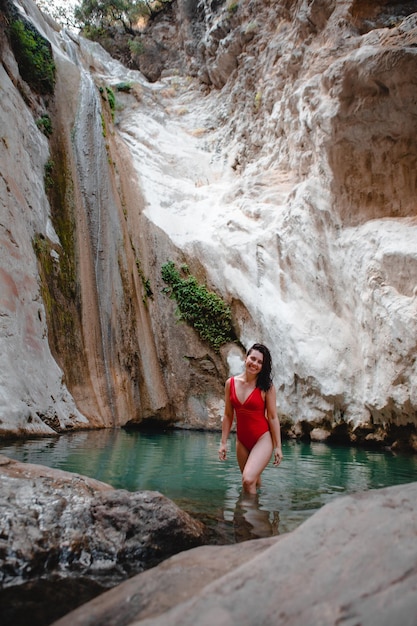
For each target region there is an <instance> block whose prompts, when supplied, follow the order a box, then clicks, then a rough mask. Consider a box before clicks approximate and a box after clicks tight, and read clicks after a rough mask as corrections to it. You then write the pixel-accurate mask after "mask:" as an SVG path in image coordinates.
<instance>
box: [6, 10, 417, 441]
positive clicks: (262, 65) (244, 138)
mask: <svg viewBox="0 0 417 626" xmlns="http://www.w3.org/2000/svg"><path fill="white" fill-rule="evenodd" d="M18 5H19V6H20V9H21V12H22V13H23V14H24V15H25V16H26V19H28V20H30V21H31V23H32V24H35V25H36V26H37V28H38V29H39V31H40V32H41V33H42V34H43V35H44V36H45V37H46V38H47V39H48V41H50V42H51V44H52V50H53V53H54V60H55V62H56V66H57V81H56V88H55V93H54V96H53V97H50V98H49V99H48V101H46V100H45V98H42V97H40V96H39V95H37V94H34V93H32V92H31V90H30V88H29V86H28V85H27V84H26V83H24V81H23V80H22V78H21V76H20V73H19V68H18V65H17V62H16V60H15V58H14V56H13V54H12V52H11V49H10V47H9V45H8V40H7V36H6V31H7V29H6V22H5V21H4V20H3V22H2V41H1V43H2V46H1V54H2V60H3V65H2V68H3V70H2V71H3V74H1V80H2V89H3V91H2V93H3V97H2V103H1V109H0V123H1V124H2V126H1V128H2V135H1V136H2V151H1V154H0V159H1V171H2V187H1V188H0V194H1V200H2V202H1V207H2V216H1V225H2V230H1V232H0V236H1V237H2V240H1V241H2V248H1V250H2V253H1V258H0V260H1V273H0V280H1V289H2V291H1V293H2V294H4V295H3V296H2V301H1V306H2V312H1V319H2V326H1V329H0V330H1V334H0V343H1V346H2V349H1V351H0V354H1V357H0V359H1V368H0V372H1V374H0V377H1V381H0V382H1V387H2V401H1V404H0V419H1V420H2V424H0V426H1V429H2V430H1V431H0V432H3V433H10V432H12V433H28V432H48V433H50V432H51V430H52V431H56V432H62V431H65V430H66V429H68V428H73V427H75V428H81V427H83V426H85V425H90V426H114V425H116V426H118V425H122V424H125V423H126V422H133V423H140V422H142V421H144V420H147V419H152V420H156V421H164V422H169V423H177V424H181V425H185V426H187V427H199V428H200V427H201V428H219V427H220V420H221V416H222V411H223V397H222V396H223V385H224V382H225V379H226V378H227V376H229V375H230V374H233V373H236V372H237V371H239V369H240V368H241V366H242V356H243V350H242V347H241V346H244V347H248V346H249V345H250V344H251V343H252V342H254V341H262V342H264V343H266V344H267V345H268V346H269V347H270V348H271V351H272V354H273V357H274V364H275V383H276V387H277V392H278V394H277V398H278V408H279V412H280V415H281V418H282V422H283V423H284V424H285V425H286V427H287V429H288V432H290V433H297V432H304V433H308V432H311V431H312V429H314V428H324V429H325V430H326V431H329V432H336V431H338V432H339V433H342V432H343V433H345V434H346V436H347V437H348V438H349V439H350V440H354V439H358V438H359V437H360V433H361V432H365V431H366V435H367V436H368V435H369V434H370V431H372V430H375V431H378V439H379V440H380V441H381V443H382V444H384V445H386V444H392V443H394V442H395V441H396V440H397V441H398V433H399V432H400V430H401V429H402V428H403V429H405V428H407V429H408V430H407V441H408V443H410V442H411V441H412V437H411V436H410V432H411V433H412V432H413V431H415V428H416V409H417V396H416V393H417V392H416V389H417V387H416V385H415V378H416V363H417V360H416V343H415V336H416V333H417V327H416V325H417V321H416V320H417V317H416V315H415V313H416V293H415V290H416V281H417V257H416V252H415V238H416V223H415V218H416V211H415V197H416V186H417V182H416V160H417V152H416V143H415V137H414V135H415V102H416V97H417V96H416V94H417V82H416V73H415V63H416V58H417V57H416V54H417V53H416V40H417V39H416V38H417V14H416V12H415V5H414V3H413V2H405V3H402V2H385V1H383V2H382V1H381V2H380V3H369V2H368V3H363V2H357V1H356V0H343V1H341V2H340V1H338V2H336V0H326V1H320V2H314V3H311V2H308V1H307V0H300V2H296V3H294V2H288V1H287V0H276V1H275V0H274V1H272V0H271V1H269V0H268V1H264V0H263V1H261V0H251V1H250V2H236V3H230V2H222V1H220V2H209V1H206V0H203V1H201V2H198V3H197V2H194V1H193V0H179V1H178V3H176V8H174V9H173V11H172V14H171V18H172V20H171V21H170V16H169V15H168V16H164V18H163V19H161V20H160V21H159V22H158V23H156V24H155V33H154V35H155V38H157V34H158V32H162V31H163V39H164V45H165V46H166V45H167V42H168V40H169V37H173V42H175V45H178V46H180V49H181V51H182V52H181V53H180V52H179V53H178V54H179V56H178V59H179V61H178V64H177V65H176V66H175V71H173V72H172V73H170V72H169V67H165V68H164V70H163V71H162V70H161V75H162V78H161V79H160V80H158V81H156V82H153V83H149V82H148V81H147V80H146V79H145V78H144V77H143V75H142V74H140V72H134V71H130V70H127V69H126V68H125V67H123V66H122V65H120V63H117V62H116V61H114V59H111V58H110V57H109V56H108V55H106V53H105V52H104V51H103V50H102V49H101V48H100V47H99V46H97V45H95V44H92V43H89V42H86V41H85V40H83V39H82V38H79V37H77V36H75V35H71V34H69V33H67V32H65V31H59V29H57V28H54V27H52V25H51V23H50V22H49V21H46V20H45V19H44V18H43V17H42V16H41V14H40V12H39V11H38V10H37V9H36V7H35V5H34V4H33V2H32V1H31V0H20V2H19V3H18ZM158 29H159V30H158ZM180 57H181V58H180ZM161 58H162V57H161ZM164 58H165V57H164ZM167 58H168V57H167ZM185 66H187V68H188V70H189V75H184V74H181V71H182V70H181V68H182V67H185ZM158 71H159V70H158ZM111 94H112V95H111ZM45 113H48V114H49V115H50V117H51V121H52V125H53V128H54V129H55V130H54V131H53V133H52V135H51V136H50V137H49V139H47V138H46V137H45V136H44V134H43V133H42V132H41V130H40V129H39V125H37V124H36V121H39V118H40V117H41V116H42V115H44V114H45ZM50 161H52V162H53V163H54V164H55V165H54V167H55V170H52V178H54V179H55V185H54V186H52V189H49V190H45V185H44V173H45V165H48V163H49V165H50ZM69 235H71V236H69ZM169 260H172V261H174V262H175V263H176V264H178V266H181V265H182V264H185V265H187V266H188V268H189V270H190V272H191V273H192V274H193V275H194V276H196V278H197V279H198V280H199V282H201V283H204V284H206V285H207V286H208V287H209V288H210V289H211V290H214V291H216V293H218V294H219V295H220V296H222V297H223V299H224V300H225V301H226V302H227V303H228V304H229V305H230V306H231V310H232V315H233V325H234V330H235V332H236V335H237V337H238V339H239V342H240V344H239V345H225V346H223V348H222V349H221V351H220V353H216V352H214V351H213V350H212V349H211V348H210V347H209V346H208V345H207V344H205V343H204V342H202V341H201V340H200V338H199V336H198V335H197V333H196V332H195V331H194V330H193V329H191V328H190V327H188V326H186V325H185V324H184V323H178V321H177V318H176V305H175V303H174V302H173V301H171V300H169V298H168V297H167V295H166V294H165V293H164V291H163V290H164V287H166V285H165V284H164V283H163V281H162V279H161V267H162V265H163V264H164V263H166V262H167V261H169ZM300 422H302V426H300V427H298V426H297V423H300ZM306 424H307V426H305V425H306ZM374 440H375V441H376V439H375V438H374Z"/></svg>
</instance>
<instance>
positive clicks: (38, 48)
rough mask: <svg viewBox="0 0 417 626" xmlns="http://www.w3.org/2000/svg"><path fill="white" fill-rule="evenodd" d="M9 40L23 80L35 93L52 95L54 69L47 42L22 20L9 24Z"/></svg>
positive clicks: (49, 45) (50, 48)
mask: <svg viewBox="0 0 417 626" xmlns="http://www.w3.org/2000/svg"><path fill="white" fill-rule="evenodd" d="M10 40H11V44H12V48H13V52H14V54H15V57H16V61H17V64H18V66H19V72H20V75H21V76H22V78H23V80H24V81H26V82H27V83H28V85H30V87H31V88H32V89H33V90H34V91H36V92H37V93H40V94H49V93H53V91H54V88H55V71H56V68H55V63H54V58H53V55H52V47H51V44H50V43H49V41H47V40H46V39H45V38H44V37H42V35H41V34H40V33H39V32H38V31H37V30H36V28H35V27H34V26H32V25H31V24H29V23H27V22H24V21H22V20H15V21H13V22H12V23H11V25H10Z"/></svg>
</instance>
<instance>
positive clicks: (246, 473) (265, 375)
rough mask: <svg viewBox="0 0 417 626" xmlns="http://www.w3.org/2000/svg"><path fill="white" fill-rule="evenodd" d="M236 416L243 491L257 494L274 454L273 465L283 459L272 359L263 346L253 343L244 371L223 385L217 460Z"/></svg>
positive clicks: (220, 456)
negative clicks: (223, 404)
mask: <svg viewBox="0 0 417 626" xmlns="http://www.w3.org/2000/svg"><path fill="white" fill-rule="evenodd" d="M235 414H236V422H237V429H236V430H237V438H236V456H237V461H238V463H239V467H240V471H241V472H242V485H243V490H244V491H246V492H247V493H251V494H256V488H257V486H259V485H260V484H261V474H262V472H263V470H264V469H265V467H266V466H267V465H268V463H269V460H270V458H271V455H272V452H274V465H279V464H280V463H281V460H282V450H281V428H280V424H279V419H278V414H277V407H276V392H275V387H274V385H273V384H272V360H271V354H270V352H269V350H268V348H267V347H266V346H264V345H263V344H260V343H255V344H254V345H253V346H252V347H251V348H249V350H248V351H247V353H246V359H245V371H244V372H243V374H240V375H239V376H235V377H233V378H229V379H228V380H227V381H226V385H225V411H224V417H223V423H222V440H221V444H220V448H219V459H220V460H221V461H224V460H225V459H226V447H227V438H228V436H229V433H230V430H231V428H232V424H233V417H234V415H235Z"/></svg>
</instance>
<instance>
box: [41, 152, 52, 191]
mask: <svg viewBox="0 0 417 626" xmlns="http://www.w3.org/2000/svg"><path fill="white" fill-rule="evenodd" d="M53 169H54V162H53V161H52V160H51V159H48V161H47V162H46V163H45V171H44V176H43V182H44V185H45V190H46V191H49V189H51V188H52V187H53V186H54V179H53V177H52V172H53Z"/></svg>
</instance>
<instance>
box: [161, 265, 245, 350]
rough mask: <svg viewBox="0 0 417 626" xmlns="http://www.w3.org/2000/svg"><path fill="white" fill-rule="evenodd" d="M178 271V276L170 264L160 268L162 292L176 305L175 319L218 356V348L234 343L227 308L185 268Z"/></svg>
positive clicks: (174, 267)
mask: <svg viewBox="0 0 417 626" xmlns="http://www.w3.org/2000/svg"><path fill="white" fill-rule="evenodd" d="M181 270H182V274H181V273H180V271H179V270H178V269H177V268H176V266H175V263H174V262H173V261H168V262H167V263H165V264H164V265H163V266H162V268H161V275H162V279H163V281H164V282H165V283H167V285H169V287H166V288H164V292H165V293H166V294H167V295H169V296H170V297H171V298H172V299H173V300H175V301H176V303H177V307H178V308H177V315H178V317H179V319H180V320H184V321H185V322H187V323H188V324H190V325H191V326H192V327H193V328H194V329H195V330H196V331H197V332H198V333H199V335H200V337H201V339H202V340H203V341H206V342H207V343H208V344H209V345H210V346H211V347H212V348H213V349H214V350H215V351H216V352H218V351H219V349H220V347H221V346H222V345H224V344H225V343H227V342H229V341H233V340H234V333H233V329H232V313H231V310H230V307H229V306H228V305H227V304H226V303H225V302H224V301H223V300H222V299H221V298H220V296H218V295H217V294H216V293H214V292H212V291H209V290H208V289H207V287H206V285H204V284H200V283H199V282H198V281H197V279H196V278H195V277H194V276H192V275H191V274H190V273H189V270H188V267H187V266H186V265H183V266H182V267H181Z"/></svg>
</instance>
